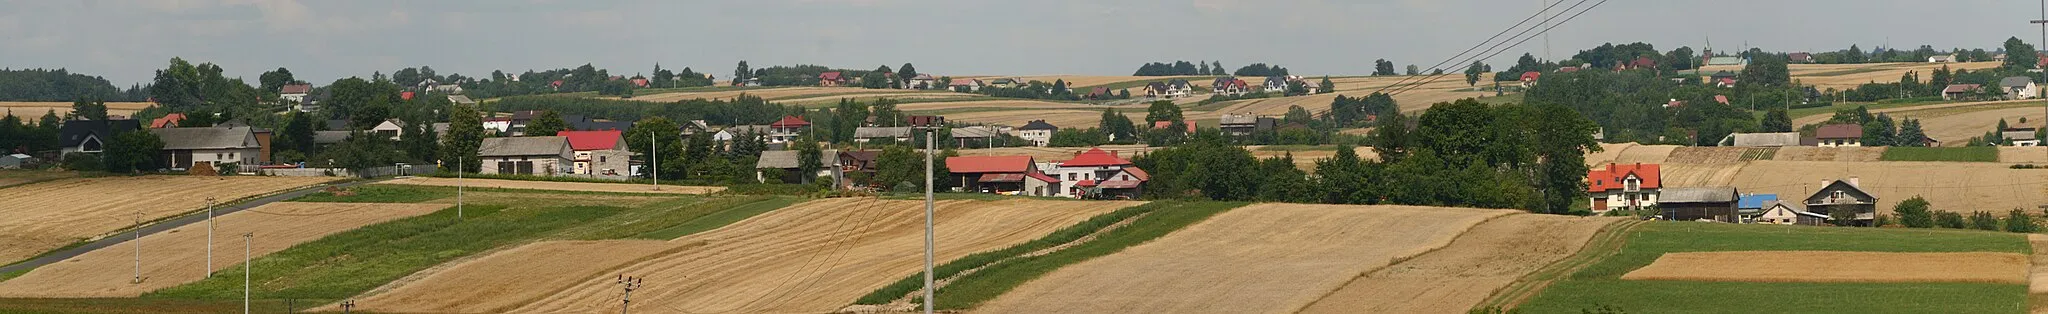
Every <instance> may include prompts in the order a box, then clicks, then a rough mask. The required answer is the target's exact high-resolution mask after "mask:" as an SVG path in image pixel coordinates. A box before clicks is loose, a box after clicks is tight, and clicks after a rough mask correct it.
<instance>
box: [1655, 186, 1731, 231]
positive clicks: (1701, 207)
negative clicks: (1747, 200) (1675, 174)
mask: <svg viewBox="0 0 2048 314" xmlns="http://www.w3.org/2000/svg"><path fill="white" fill-rule="evenodd" d="M1660 194H1661V195H1659V196H1658V200H1657V206H1658V207H1659V208H1660V209H1661V210H1662V211H1663V212H1664V217H1665V219H1669V220H1674V221H1693V220H1713V221H1719V222H1728V223H1736V222H1741V220H1740V219H1741V215H1740V214H1739V213H1738V212H1737V211H1736V209H1735V203H1736V200H1737V199H1738V197H1737V196H1736V195H1737V194H1736V190H1735V188H1734V187H1725V186H1724V187H1692V188H1666V189H1664V190H1663V191H1662V192H1661V193H1660Z"/></svg>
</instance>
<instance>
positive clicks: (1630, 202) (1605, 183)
mask: <svg viewBox="0 0 2048 314" xmlns="http://www.w3.org/2000/svg"><path fill="white" fill-rule="evenodd" d="M1663 176H1664V173H1663V171H1662V169H1660V167H1659V166H1658V165H1657V164H1642V163H1634V164H1608V165H1607V168H1606V169H1593V170H1591V171H1587V172H1586V194H1589V195H1590V196H1591V198H1592V201H1591V203H1590V204H1588V206H1589V207H1590V208H1592V210H1593V212H1595V213H1605V212H1607V211H1609V210H1615V209H1627V210H1638V209H1644V208H1649V207H1653V206H1657V196H1658V191H1659V190H1660V189H1662V188H1663Z"/></svg>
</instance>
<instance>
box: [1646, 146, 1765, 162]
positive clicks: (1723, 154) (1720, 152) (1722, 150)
mask: <svg viewBox="0 0 2048 314" xmlns="http://www.w3.org/2000/svg"><path fill="white" fill-rule="evenodd" d="M1750 149H1751V148H1749V147H1679V148H1678V149H1674V150H1672V151H1671V155H1670V156H1669V157H1666V158H1665V159H1664V162H1665V163H1677V164H1725V163H1738V162H1742V160H1743V154H1745V153H1749V151H1750Z"/></svg>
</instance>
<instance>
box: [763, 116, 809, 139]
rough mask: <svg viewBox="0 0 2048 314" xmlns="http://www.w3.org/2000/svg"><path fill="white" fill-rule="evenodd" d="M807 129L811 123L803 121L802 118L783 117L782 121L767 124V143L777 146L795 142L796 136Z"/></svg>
mask: <svg viewBox="0 0 2048 314" xmlns="http://www.w3.org/2000/svg"><path fill="white" fill-rule="evenodd" d="M809 127H811V122H810V121H804V118H799V117H797V116H784V117H782V120H778V121H775V123H770V124H768V142H769V143H778V144H779V143H788V142H791V141H795V140H796V137H797V135H798V134H800V133H801V132H803V130H804V129H805V128H809Z"/></svg>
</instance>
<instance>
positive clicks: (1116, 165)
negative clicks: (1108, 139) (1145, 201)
mask: <svg viewBox="0 0 2048 314" xmlns="http://www.w3.org/2000/svg"><path fill="white" fill-rule="evenodd" d="M1047 174H1049V175H1051V176H1053V177H1054V178H1058V179H1060V180H1059V181H1060V182H1059V187H1065V188H1066V189H1065V190H1061V191H1060V193H1059V194H1057V195H1058V196H1062V197H1075V198H1134V197H1137V196H1138V193H1139V192H1141V190H1140V189H1141V188H1142V187H1143V186H1144V183H1145V181H1149V180H1151V176H1150V175H1148V174H1146V173H1145V172H1144V170H1142V169H1138V167H1136V166H1134V165H1133V164H1132V163H1131V161H1130V160H1125V159H1123V158H1121V157H1118V156H1117V155H1116V153H1113V152H1109V151H1104V150H1102V149H1101V148H1089V149H1088V151H1085V152H1081V153H1080V154H1076V155H1074V158H1073V159H1068V160H1067V161H1065V162H1061V163H1059V166H1058V167H1056V169H1055V170H1054V171H1052V172H1050V173H1047ZM1055 190H1057V189H1055Z"/></svg>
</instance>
